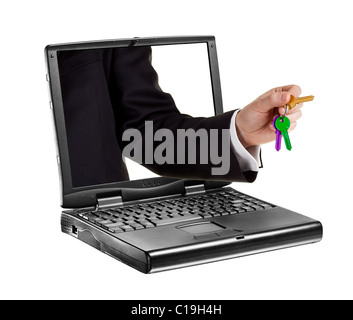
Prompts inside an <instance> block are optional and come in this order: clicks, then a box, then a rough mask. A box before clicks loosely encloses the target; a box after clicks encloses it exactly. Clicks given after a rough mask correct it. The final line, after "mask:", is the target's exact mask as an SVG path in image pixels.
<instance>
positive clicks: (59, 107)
mask: <svg viewBox="0 0 353 320" xmlns="http://www.w3.org/2000/svg"><path fill="white" fill-rule="evenodd" d="M193 43H205V44H206V45H207V51H208V57H209V67H210V76H211V85H212V93H213V103H214V111H215V115H218V114H221V113H223V104H222V93H221V83H220V75H219V67H218V59H217V51H216V43H215V37H214V36H182V37H181V36H178V37H156V38H131V39H118V40H107V41H93V42H79V43H68V44H57V45H48V46H47V47H46V48H45V56H46V62H47V68H48V81H50V86H49V90H50V95H51V107H52V111H53V116H54V127H55V134H56V143H57V160H58V165H59V172H60V182H61V196H62V197H61V206H62V207H63V208H80V207H90V206H95V205H96V204H97V195H100V194H111V195H116V194H119V193H121V190H122V189H124V188H128V189H144V188H154V187H156V188H157V189H160V187H161V186H165V185H168V184H172V185H178V186H180V183H178V181H179V180H178V179H173V178H165V177H158V178H149V179H141V180H133V181H120V182H113V183H106V184H100V185H91V186H83V187H75V188H74V187H73V185H72V178H71V168H70V160H69V151H68V143H67V136H66V128H65V117H64V107H63V100H62V96H61V85H60V76H59V66H58V59H57V52H58V51H68V50H85V49H104V48H113V47H114V48H123V47H131V46H136V47H137V46H159V45H175V44H193ZM187 184H188V185H193V184H200V181H187ZM227 184H229V182H222V183H214V182H209V181H208V182H206V186H207V185H209V186H210V187H211V186H214V185H217V186H222V185H227Z"/></svg>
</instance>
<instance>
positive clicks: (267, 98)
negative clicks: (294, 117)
mask: <svg viewBox="0 0 353 320" xmlns="http://www.w3.org/2000/svg"><path fill="white" fill-rule="evenodd" d="M259 98H260V99H259V101H258V103H257V109H258V111H269V110H271V109H273V108H276V107H283V106H284V105H285V104H287V103H288V102H289V100H290V93H289V92H285V91H282V92H271V94H267V95H263V96H261V97H259Z"/></svg>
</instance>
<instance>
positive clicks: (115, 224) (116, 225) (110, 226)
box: [106, 222, 125, 228]
mask: <svg viewBox="0 0 353 320" xmlns="http://www.w3.org/2000/svg"><path fill="white" fill-rule="evenodd" d="M124 225H125V224H124V222H116V223H109V224H106V226H107V227H108V228H116V227H120V226H124Z"/></svg>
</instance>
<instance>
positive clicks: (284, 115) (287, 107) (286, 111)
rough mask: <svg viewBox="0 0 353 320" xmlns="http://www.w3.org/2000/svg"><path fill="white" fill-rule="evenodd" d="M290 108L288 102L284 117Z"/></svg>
mask: <svg viewBox="0 0 353 320" xmlns="http://www.w3.org/2000/svg"><path fill="white" fill-rule="evenodd" d="M288 108H289V105H288V104H286V112H285V113H284V115H283V117H285V116H286V115H287V112H288Z"/></svg>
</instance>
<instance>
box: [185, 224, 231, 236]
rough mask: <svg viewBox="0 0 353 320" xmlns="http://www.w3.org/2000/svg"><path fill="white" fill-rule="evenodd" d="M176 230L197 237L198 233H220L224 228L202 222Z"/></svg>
mask: <svg viewBox="0 0 353 320" xmlns="http://www.w3.org/2000/svg"><path fill="white" fill-rule="evenodd" d="M178 229H179V230H182V231H185V232H187V233H190V234H193V235H197V234H200V233H215V232H217V231H222V230H224V229H225V228H224V227H222V226H220V225H218V224H216V223H214V222H203V223H198V224H189V225H184V226H180V227H178Z"/></svg>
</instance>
